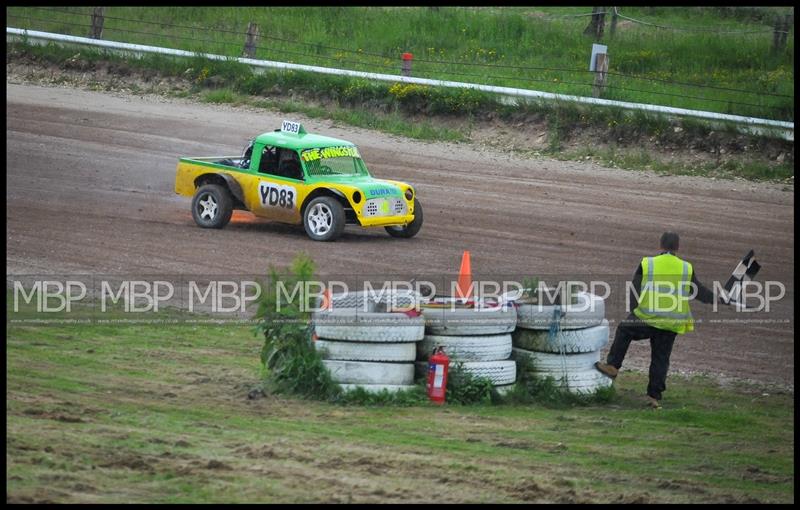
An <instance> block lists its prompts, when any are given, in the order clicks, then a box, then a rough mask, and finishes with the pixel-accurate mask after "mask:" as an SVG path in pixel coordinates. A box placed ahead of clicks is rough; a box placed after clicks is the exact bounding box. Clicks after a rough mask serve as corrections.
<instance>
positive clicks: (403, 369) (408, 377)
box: [322, 360, 414, 386]
mask: <svg viewBox="0 0 800 510" xmlns="http://www.w3.org/2000/svg"><path fill="white" fill-rule="evenodd" d="M322 363H323V364H324V365H325V366H326V367H327V368H328V370H329V371H330V373H331V377H332V378H333V380H334V381H336V382H337V383H346V384H381V385H385V384H391V385H406V386H407V385H412V384H414V364H413V363H373V362H369V361H340V360H322Z"/></svg>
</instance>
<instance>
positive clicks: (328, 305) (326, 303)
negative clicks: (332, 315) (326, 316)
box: [320, 289, 333, 310]
mask: <svg viewBox="0 0 800 510" xmlns="http://www.w3.org/2000/svg"><path fill="white" fill-rule="evenodd" d="M320 308H322V309H323V310H333V300H332V299H331V289H325V292H323V293H322V306H320Z"/></svg>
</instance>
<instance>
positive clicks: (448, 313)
mask: <svg viewBox="0 0 800 510" xmlns="http://www.w3.org/2000/svg"><path fill="white" fill-rule="evenodd" d="M422 315H423V317H425V328H426V331H427V332H428V333H429V334H432V335H448V336H455V335H458V336H473V335H500V334H503V333H510V332H512V331H514V328H516V326H517V312H516V310H515V308H514V307H512V306H502V307H501V306H498V307H495V308H484V309H476V308H452V307H450V306H443V307H431V306H425V305H422Z"/></svg>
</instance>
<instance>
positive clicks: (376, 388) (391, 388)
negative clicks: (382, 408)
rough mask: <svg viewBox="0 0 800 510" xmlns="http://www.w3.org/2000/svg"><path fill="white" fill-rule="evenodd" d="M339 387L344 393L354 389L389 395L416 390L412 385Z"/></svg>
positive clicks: (344, 385)
mask: <svg viewBox="0 0 800 510" xmlns="http://www.w3.org/2000/svg"><path fill="white" fill-rule="evenodd" d="M340 386H341V387H342V389H343V390H344V391H352V390H354V389H356V388H361V389H363V390H364V391H367V392H369V393H380V392H381V391H383V390H386V391H388V392H389V393H395V392H398V391H407V390H413V389H414V388H416V386H414V385H413V384H340Z"/></svg>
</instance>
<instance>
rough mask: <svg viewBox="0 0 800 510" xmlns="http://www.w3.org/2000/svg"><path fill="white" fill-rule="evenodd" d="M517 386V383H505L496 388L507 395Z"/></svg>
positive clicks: (501, 393) (498, 391)
mask: <svg viewBox="0 0 800 510" xmlns="http://www.w3.org/2000/svg"><path fill="white" fill-rule="evenodd" d="M515 387H516V384H503V385H500V386H495V387H494V389H495V391H497V393H499V394H500V395H507V394H508V392H510V391H512V390H513V389H514V388H515Z"/></svg>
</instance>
